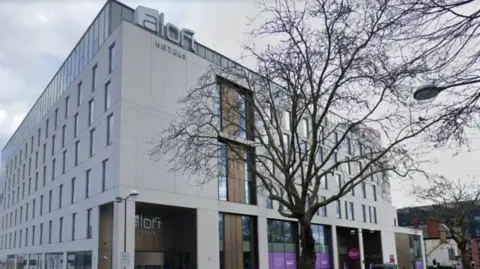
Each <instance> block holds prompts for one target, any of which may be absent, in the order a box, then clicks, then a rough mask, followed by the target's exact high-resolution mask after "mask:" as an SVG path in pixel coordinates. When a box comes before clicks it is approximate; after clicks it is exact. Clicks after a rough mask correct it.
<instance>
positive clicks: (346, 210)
mask: <svg viewBox="0 0 480 269" xmlns="http://www.w3.org/2000/svg"><path fill="white" fill-rule="evenodd" d="M349 216H350V213H349V211H348V202H347V201H345V219H346V220H348V219H349Z"/></svg>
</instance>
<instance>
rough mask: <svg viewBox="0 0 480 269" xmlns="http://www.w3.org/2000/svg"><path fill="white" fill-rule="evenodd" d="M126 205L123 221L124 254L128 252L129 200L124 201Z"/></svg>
mask: <svg viewBox="0 0 480 269" xmlns="http://www.w3.org/2000/svg"><path fill="white" fill-rule="evenodd" d="M123 202H124V203H125V212H124V213H123V214H124V215H123V220H124V222H125V223H124V225H123V238H124V239H123V252H125V253H126V252H127V199H125V200H123Z"/></svg>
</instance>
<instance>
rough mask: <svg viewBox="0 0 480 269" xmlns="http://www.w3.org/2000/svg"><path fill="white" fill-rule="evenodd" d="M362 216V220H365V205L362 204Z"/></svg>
mask: <svg viewBox="0 0 480 269" xmlns="http://www.w3.org/2000/svg"><path fill="white" fill-rule="evenodd" d="M362 216H363V222H367V209H366V207H365V205H362Z"/></svg>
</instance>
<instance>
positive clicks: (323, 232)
mask: <svg viewBox="0 0 480 269" xmlns="http://www.w3.org/2000/svg"><path fill="white" fill-rule="evenodd" d="M312 233H313V238H314V239H315V252H316V254H317V261H316V265H315V268H317V269H318V268H321V269H329V268H332V267H333V264H332V262H331V257H332V249H331V247H330V246H331V241H330V240H331V238H332V235H331V234H332V233H331V229H330V227H329V226H324V225H318V224H312Z"/></svg>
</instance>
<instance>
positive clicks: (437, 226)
mask: <svg viewBox="0 0 480 269" xmlns="http://www.w3.org/2000/svg"><path fill="white" fill-rule="evenodd" d="M431 210H433V208H432V206H419V207H407V208H401V209H398V210H397V219H398V226H402V227H410V228H414V229H417V230H421V231H422V235H423V241H424V246H425V256H426V260H427V264H428V265H432V263H433V260H434V259H435V260H436V261H437V262H438V263H440V264H441V265H453V264H454V261H455V258H456V257H457V256H458V255H460V253H459V250H458V247H457V243H456V242H455V241H454V240H453V238H452V236H451V233H450V232H449V229H448V227H446V226H445V225H443V224H441V223H438V222H436V221H433V220H431V219H429V218H428V216H429V211H431ZM477 219H480V212H475V211H473V212H472V214H471V216H470V222H471V223H470V227H469V232H470V236H471V237H472V240H471V243H470V248H471V254H472V257H471V258H472V259H473V261H474V262H475V264H477V266H478V264H479V261H480V257H479V251H478V245H479V244H480V222H479V223H477V222H476V221H474V220H477Z"/></svg>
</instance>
